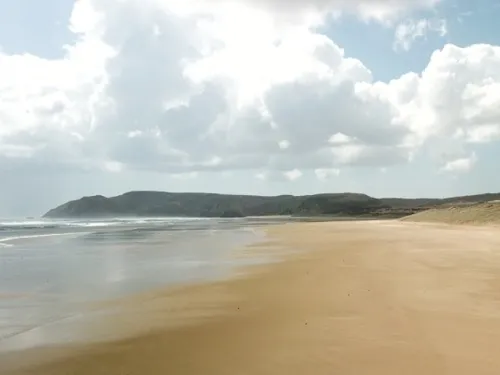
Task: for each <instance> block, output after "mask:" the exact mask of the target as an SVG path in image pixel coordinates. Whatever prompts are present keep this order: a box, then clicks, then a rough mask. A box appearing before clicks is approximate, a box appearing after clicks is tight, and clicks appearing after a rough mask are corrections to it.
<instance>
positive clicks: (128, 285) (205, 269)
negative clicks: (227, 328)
mask: <svg viewBox="0 0 500 375" xmlns="http://www.w3.org/2000/svg"><path fill="white" fill-rule="evenodd" d="M289 220H291V219H289V218H237V219H204V218H203V219H201V218H200V219H198V218H140V219H138V218H114V219H105V220H49V219H29V220H7V219H4V220H1V219H0V351H5V350H18V349H26V348H30V347H35V346H43V345H49V344H52V343H54V342H56V341H58V340H68V341H71V340H72V337H71V335H72V333H70V331H71V330H69V329H68V328H67V327H69V326H68V322H71V321H74V320H78V319H79V318H80V317H82V316H85V314H86V308H87V306H88V305H89V304H90V303H93V302H99V301H106V300H109V299H113V298H120V297H124V296H127V295H131V294H135V293H141V292H145V291H148V290H152V289H155V288H162V287H167V286H172V285H179V284H186V283H191V282H198V281H205V280H215V279H219V278H224V277H226V276H228V275H229V274H230V273H231V272H232V271H233V270H234V269H235V267H239V266H244V265H249V264H251V263H261V262H268V261H270V259H266V258H265V257H263V256H261V257H251V258H248V257H247V258H242V257H239V258H238V257H234V256H232V254H234V250H235V249H237V248H241V247H242V246H245V245H248V244H251V243H255V242H258V241H261V240H262V239H263V238H264V236H265V234H264V232H263V230H262V226H265V225H269V224H275V223H279V222H283V221H289Z"/></svg>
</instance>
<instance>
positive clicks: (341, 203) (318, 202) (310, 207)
mask: <svg viewBox="0 0 500 375" xmlns="http://www.w3.org/2000/svg"><path fill="white" fill-rule="evenodd" d="M388 208H390V207H389V206H387V205H385V204H384V203H383V202H381V201H380V200H379V199H375V198H372V197H369V196H367V195H364V194H353V193H343V194H318V195H310V196H292V195H280V196H275V197H266V196H255V195H223V194H208V193H167V192H154V191H133V192H129V193H125V194H123V195H120V196H117V197H111V198H105V197H103V196H101V195H97V196H93V197H84V198H81V199H78V200H74V201H71V202H67V203H65V204H63V205H61V206H59V207H56V208H54V209H52V210H50V211H49V212H47V213H46V214H45V217H100V216H196V217H242V216H266V215H348V216H353V215H363V214H370V213H371V212H373V211H375V210H377V209H388Z"/></svg>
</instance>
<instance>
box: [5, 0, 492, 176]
mask: <svg viewBox="0 0 500 375" xmlns="http://www.w3.org/2000/svg"><path fill="white" fill-rule="evenodd" d="M437 2H438V1H436V0H407V1H395V0H394V1H392V0H385V1H384V0H379V1H372V0H371V1H369V2H368V1H362V0H360V1H354V2H353V1H342V0H338V1H335V0H331V1H319V0H318V1H312V2H308V6H310V7H312V8H311V9H312V11H311V12H312V13H311V14H314V12H316V11H318V10H319V11H321V12H323V10H324V9H327V10H328V11H341V12H342V11H347V12H357V13H358V14H360V15H361V16H362V17H366V18H376V19H384V18H386V17H389V16H391V17H392V16H394V15H396V14H399V13H402V14H403V13H404V12H406V11H408V10H410V9H413V8H416V7H420V8H421V7H432V6H434V5H436V4H437ZM241 4H242V5H240V6H237V5H235V3H234V2H224V1H222V0H221V1H219V2H210V7H209V6H208V3H207V2H206V1H202V0H199V1H194V0H193V1H186V2H182V3H181V2H176V1H168V0H148V1H144V2H139V1H136V0H124V1H119V2H117V1H110V0H107V1H97V0H80V1H78V2H77V3H76V5H75V8H74V11H73V15H72V18H71V22H70V28H71V30H73V32H75V33H76V35H77V36H78V40H77V42H76V43H75V44H74V45H72V46H68V47H67V53H66V56H65V57H64V58H63V59H59V60H48V59H43V58H40V57H36V56H32V55H5V54H0V94H1V95H2V101H1V102H0V170H10V171H15V172H16V173H47V171H49V170H50V171H54V173H56V171H59V173H66V172H67V171H75V170H81V171H93V170H104V171H109V172H113V173H120V172H122V171H126V170H150V171H160V172H166V173H170V174H172V175H175V176H176V178H178V179H189V178H194V177H195V176H196V175H197V173H199V172H203V171H232V170H248V171H252V173H254V171H257V170H259V171H262V172H260V173H259V174H258V175H257V176H256V177H258V178H261V179H266V178H268V177H272V176H282V177H284V178H288V179H289V180H296V179H298V178H299V177H300V176H302V173H304V172H306V171H313V172H314V173H315V174H316V176H317V177H318V178H319V179H326V178H329V177H333V176H335V175H337V174H338V173H339V172H340V170H341V169H342V168H351V167H356V166H370V167H377V168H382V167H386V166H390V165H395V164H401V163H408V162H409V161H411V160H412V158H413V156H414V154H415V152H417V151H418V150H420V149H421V148H422V146H423V145H425V144H426V143H428V142H431V141H433V142H438V140H439V139H449V138H453V139H454V141H455V142H457V143H476V144H477V143H479V142H489V141H491V140H493V139H496V138H497V137H498V136H499V134H500V128H499V125H498V124H500V110H499V108H500V105H499V104H500V96H499V95H498V93H499V92H500V90H499V87H500V72H499V70H498V66H499V64H500V48H499V47H495V46H491V45H486V44H485V45H474V46H470V47H465V48H461V47H457V46H454V45H446V46H445V47H443V48H442V49H441V50H438V51H436V52H435V53H434V54H433V55H432V57H431V59H430V61H429V64H428V66H427V67H426V68H425V69H424V70H423V71H422V72H421V73H417V72H415V73H413V72H410V73H408V74H405V75H403V76H401V77H398V78H395V79H394V80H392V81H390V82H376V81H374V79H373V76H372V74H371V71H370V69H369V67H367V66H365V65H364V64H363V63H362V62H361V61H359V60H357V59H355V58H351V57H347V56H346V55H345V53H344V51H343V49H342V48H341V47H340V46H338V45H337V44H335V42H334V41H332V40H331V39H330V38H328V37H327V36H325V35H322V34H321V33H320V32H319V31H316V30H315V28H313V27H311V25H312V23H310V22H309V21H310V20H308V21H307V22H306V21H304V20H303V19H300V20H299V19H296V18H294V17H290V18H287V20H286V22H283V20H282V19H281V18H280V17H281V16H279V12H277V13H276V12H273V11H272V10H270V9H271V8H273V9H274V8H280V9H281V8H283V7H284V6H285V3H284V2H281V1H274V2H264V1H262V3H259V2H257V3H255V2H251V3H250V2H248V3H246V2H242V3H241ZM287 4H288V5H287V7H289V8H290V9H293V10H294V12H296V13H297V14H309V13H308V11H307V9H306V10H303V9H302V8H303V4H305V3H304V2H298V1H297V2H292V3H290V2H287ZM268 7H271V8H269V9H268ZM321 12H320V13H321ZM325 12H326V10H325ZM321 14H322V13H321ZM311 22H312V21H311ZM257 24H259V27H258V28H256V27H254V26H255V25H257ZM461 163H463V162H461ZM461 163H458V164H459V165H461ZM472 165H473V163H472V164H471V165H470V166H471V167H472ZM450 168H452V169H453V168H457V167H445V169H446V170H448V169H450Z"/></svg>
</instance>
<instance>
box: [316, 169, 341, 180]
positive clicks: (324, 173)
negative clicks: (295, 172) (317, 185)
mask: <svg viewBox="0 0 500 375" xmlns="http://www.w3.org/2000/svg"><path fill="white" fill-rule="evenodd" d="M314 174H315V175H316V177H317V178H318V180H320V181H325V180H328V179H329V178H331V177H336V176H338V175H339V174H340V169H336V168H330V169H327V168H318V169H315V170H314Z"/></svg>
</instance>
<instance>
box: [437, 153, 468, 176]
mask: <svg viewBox="0 0 500 375" xmlns="http://www.w3.org/2000/svg"><path fill="white" fill-rule="evenodd" d="M476 161H477V157H476V154H475V153H472V154H471V155H469V156H467V157H462V158H458V159H455V160H451V161H449V162H447V163H446V164H445V165H444V166H443V167H442V168H441V170H442V171H443V172H451V173H465V172H469V171H470V170H471V169H472V167H473V166H474V164H475V163H476Z"/></svg>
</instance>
